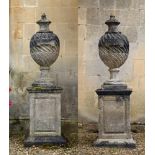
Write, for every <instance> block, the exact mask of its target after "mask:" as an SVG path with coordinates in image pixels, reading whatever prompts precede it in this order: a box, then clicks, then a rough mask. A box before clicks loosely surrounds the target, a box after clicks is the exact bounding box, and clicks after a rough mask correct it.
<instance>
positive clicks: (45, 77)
mask: <svg viewBox="0 0 155 155" xmlns="http://www.w3.org/2000/svg"><path fill="white" fill-rule="evenodd" d="M37 24H39V26H40V30H39V31H38V32H36V34H34V35H33V36H32V38H31V41H30V53H31V56H32V58H33V60H34V61H35V62H36V63H37V64H38V65H39V66H40V70H41V75H40V78H39V79H38V80H37V81H35V82H34V83H33V84H32V86H45V87H51V86H53V80H52V79H51V78H50V76H49V70H50V66H51V65H52V64H53V63H54V62H55V61H56V60H57V58H58V56H59V50H60V41H59V38H58V37H57V35H56V34H54V33H53V32H52V31H50V30H49V25H50V24H51V21H49V20H48V19H47V18H46V15H45V14H43V15H42V16H41V19H40V20H39V21H37Z"/></svg>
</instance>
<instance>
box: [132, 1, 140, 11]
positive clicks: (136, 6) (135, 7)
mask: <svg viewBox="0 0 155 155" xmlns="http://www.w3.org/2000/svg"><path fill="white" fill-rule="evenodd" d="M139 1H140V0H132V4H131V8H133V9H139V6H140V2H139Z"/></svg>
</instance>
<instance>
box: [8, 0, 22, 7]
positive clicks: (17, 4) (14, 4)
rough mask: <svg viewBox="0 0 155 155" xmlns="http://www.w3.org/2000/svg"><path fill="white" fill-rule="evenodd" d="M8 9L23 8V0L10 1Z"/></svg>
mask: <svg viewBox="0 0 155 155" xmlns="http://www.w3.org/2000/svg"><path fill="white" fill-rule="evenodd" d="M9 2H10V7H23V6H24V0H10V1H9Z"/></svg>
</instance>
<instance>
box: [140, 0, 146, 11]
mask: <svg viewBox="0 0 155 155" xmlns="http://www.w3.org/2000/svg"><path fill="white" fill-rule="evenodd" d="M139 8H140V9H145V0H139Z"/></svg>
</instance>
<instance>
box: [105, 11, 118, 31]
mask: <svg viewBox="0 0 155 155" xmlns="http://www.w3.org/2000/svg"><path fill="white" fill-rule="evenodd" d="M105 24H106V25H108V32H118V29H117V26H118V25H119V24H120V22H119V21H118V20H117V19H116V18H115V16H114V15H112V14H111V15H110V19H108V20H107V21H106V22H105Z"/></svg>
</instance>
